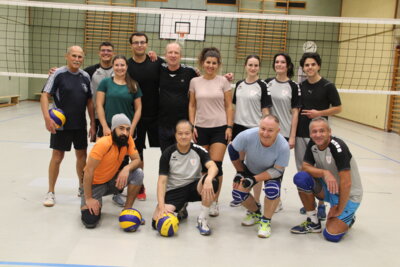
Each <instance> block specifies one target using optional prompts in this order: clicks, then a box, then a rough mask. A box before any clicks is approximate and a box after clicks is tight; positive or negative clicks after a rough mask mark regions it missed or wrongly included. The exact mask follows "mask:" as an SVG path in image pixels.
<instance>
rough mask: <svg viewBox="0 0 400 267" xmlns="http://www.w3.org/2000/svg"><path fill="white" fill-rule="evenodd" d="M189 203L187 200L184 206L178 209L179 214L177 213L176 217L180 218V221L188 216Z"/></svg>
mask: <svg viewBox="0 0 400 267" xmlns="http://www.w3.org/2000/svg"><path fill="white" fill-rule="evenodd" d="M187 205H188V203H187V202H186V203H185V204H184V205H183V207H182V208H181V209H180V210H179V211H178V214H177V215H176V217H177V218H178V220H179V221H181V220H184V219H186V218H187V217H188V215H189V214H188V211H187V209H186V207H187Z"/></svg>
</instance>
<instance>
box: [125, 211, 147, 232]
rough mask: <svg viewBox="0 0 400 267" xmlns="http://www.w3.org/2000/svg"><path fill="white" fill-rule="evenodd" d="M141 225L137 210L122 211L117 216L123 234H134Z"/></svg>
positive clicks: (140, 217)
mask: <svg viewBox="0 0 400 267" xmlns="http://www.w3.org/2000/svg"><path fill="white" fill-rule="evenodd" d="M141 223H142V214H141V213H140V212H139V211H138V210H137V209H124V210H123V211H121V213H120V214H119V226H120V227H121V228H122V229H123V230H124V231H125V232H135V231H136V230H137V229H138V228H139V226H140V224H141Z"/></svg>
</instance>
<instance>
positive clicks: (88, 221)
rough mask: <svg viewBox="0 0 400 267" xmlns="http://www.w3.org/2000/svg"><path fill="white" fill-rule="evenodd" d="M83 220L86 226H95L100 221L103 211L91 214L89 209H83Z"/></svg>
mask: <svg viewBox="0 0 400 267" xmlns="http://www.w3.org/2000/svg"><path fill="white" fill-rule="evenodd" d="M81 215H82V216H81V220H82V223H83V224H84V225H85V226H86V228H95V227H96V226H97V224H98V223H99V221H100V217H101V213H100V214H99V215H94V214H90V211H89V210H88V209H85V210H81Z"/></svg>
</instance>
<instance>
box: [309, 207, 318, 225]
mask: <svg viewBox="0 0 400 267" xmlns="http://www.w3.org/2000/svg"><path fill="white" fill-rule="evenodd" d="M306 214H307V217H308V218H310V220H311V221H312V222H313V223H315V224H318V223H319V220H318V217H317V211H316V210H312V211H307V212H306Z"/></svg>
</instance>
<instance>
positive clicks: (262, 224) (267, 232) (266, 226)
mask: <svg viewBox="0 0 400 267" xmlns="http://www.w3.org/2000/svg"><path fill="white" fill-rule="evenodd" d="M270 236H271V222H270V221H266V220H263V219H261V220H260V221H259V226H258V237H261V238H267V237H270Z"/></svg>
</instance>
